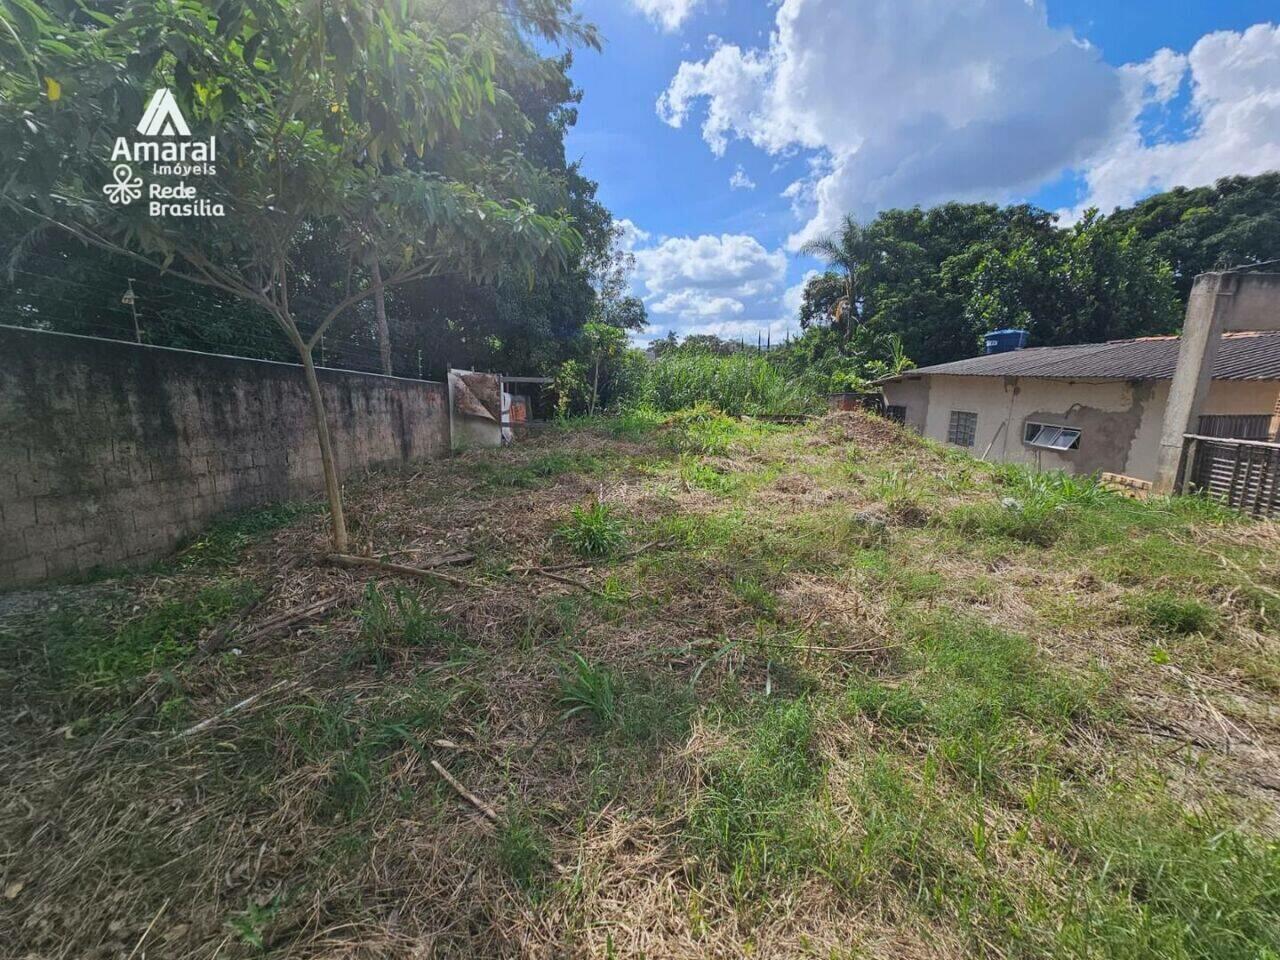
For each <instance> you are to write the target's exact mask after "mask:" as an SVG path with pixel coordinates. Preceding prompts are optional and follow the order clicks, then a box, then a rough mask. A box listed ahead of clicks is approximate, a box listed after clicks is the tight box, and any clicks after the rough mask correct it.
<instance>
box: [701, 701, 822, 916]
mask: <svg viewBox="0 0 1280 960" xmlns="http://www.w3.org/2000/svg"><path fill="white" fill-rule="evenodd" d="M747 719H748V718H746V717H743V718H740V722H742V723H743V727H744V728H743V729H742V732H741V735H740V736H738V737H733V738H732V739H731V740H730V742H729V743H728V744H727V745H725V746H724V747H722V748H721V749H719V750H717V751H716V752H715V753H713V754H712V755H711V756H710V757H708V758H707V759H706V761H705V765H704V769H703V771H702V784H701V786H700V787H699V790H698V793H697V795H696V797H695V799H694V801H693V804H692V806H691V807H690V810H689V835H690V841H691V842H692V844H693V846H694V849H695V850H697V851H698V852H699V853H701V855H702V856H703V857H704V858H705V859H706V860H707V862H708V863H709V864H710V865H713V866H714V867H715V868H716V869H718V870H719V871H720V872H722V873H723V874H724V875H726V877H727V879H728V883H729V887H730V889H731V890H732V891H733V893H734V894H735V896H737V897H744V896H748V895H750V894H751V893H752V892H753V891H755V890H757V889H759V887H760V886H761V885H762V884H765V883H767V882H768V881H769V880H770V879H772V878H775V877H787V876H791V875H794V874H795V873H797V872H800V871H803V870H804V869H806V868H808V867H811V866H813V865H814V864H815V863H816V862H817V861H816V858H817V856H818V849H817V841H818V840H819V837H817V836H815V833H814V826H813V824H814V821H813V813H814V801H815V798H816V792H817V790H818V787H819V785H820V784H821V782H822V775H823V764H822V762H821V760H820V759H819V758H818V756H817V754H816V750H815V744H814V736H815V730H816V718H815V716H814V711H813V707H812V706H811V704H810V703H809V702H808V701H806V700H795V701H792V702H790V703H786V704H777V705H772V706H769V707H767V708H765V709H764V710H763V711H761V712H760V713H759V714H757V715H755V716H752V717H750V721H751V722H750V723H749V724H748V723H746V722H745V721H747Z"/></svg>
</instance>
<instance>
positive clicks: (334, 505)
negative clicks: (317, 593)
mask: <svg viewBox="0 0 1280 960" xmlns="http://www.w3.org/2000/svg"><path fill="white" fill-rule="evenodd" d="M295 346H297V348H298V353H299V354H300V355H301V357H302V370H303V372H304V373H305V374H306V377H307V392H308V393H310V394H311V412H312V413H313V414H314V415H315V418H316V436H317V437H318V438H319V440H320V463H321V465H322V466H323V467H324V488H325V492H326V493H327V494H328V495H329V519H330V521H331V523H332V525H333V549H334V552H335V553H346V552H347V543H348V541H347V518H346V515H345V514H344V512H343V510H342V486H341V484H339V482H338V466H337V463H336V462H335V461H334V459H333V444H332V443H331V442H330V440H329V418H328V416H327V415H326V413H325V409H324V394H322V393H321V392H320V381H319V379H317V377H316V367H315V364H314V363H312V361H311V351H310V349H308V348H307V345H306V344H305V343H302V342H298V343H296V344H295Z"/></svg>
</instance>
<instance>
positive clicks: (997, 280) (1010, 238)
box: [800, 173, 1280, 365]
mask: <svg viewBox="0 0 1280 960" xmlns="http://www.w3.org/2000/svg"><path fill="white" fill-rule="evenodd" d="M807 249H808V252H810V253H813V254H815V255H817V256H819V257H821V258H823V259H824V260H825V261H826V262H827V263H828V264H829V269H828V270H827V271H826V272H824V273H822V274H820V275H819V276H817V277H814V278H813V279H812V280H811V281H810V282H809V283H808V285H807V286H806V289H805V295H804V301H803V304H802V306H801V310H800V320H801V323H802V324H804V325H805V326H806V327H808V326H811V325H814V324H827V325H831V324H834V325H836V326H838V327H840V329H841V331H842V332H843V333H844V335H845V336H846V338H848V339H850V340H856V339H858V338H861V337H869V338H871V339H873V340H874V339H875V338H883V337H886V336H892V337H897V338H899V339H900V341H901V343H902V347H903V349H904V350H905V352H906V354H907V355H908V356H909V357H911V358H912V359H913V360H914V361H915V362H916V363H918V364H921V365H925V364H932V363H945V362H946V361H949V360H958V359H960V358H963V357H968V356H972V355H973V354H974V353H975V352H976V350H977V349H978V347H979V344H980V343H981V338H982V335H983V334H984V333H985V332H987V331H989V330H993V329H998V328H1001V327H1024V328H1027V329H1029V330H1030V331H1031V341H1032V343H1033V344H1036V345H1040V346H1053V345H1058V344H1067V343H1088V342H1097V341H1102V340H1114V339H1120V338H1124V337H1132V336H1144V335H1151V334H1162V333H1175V332H1177V330H1178V329H1179V327H1180V326H1181V320H1182V310H1183V307H1184V306H1185V304H1186V299H1187V295H1188V293H1189V292H1190V289H1191V283H1192V281H1193V280H1194V278H1195V276H1196V274H1198V273H1201V272H1203V271H1205V270H1212V269H1216V268H1225V267H1233V266H1238V265H1242V264H1250V263H1258V262H1261V261H1266V260H1270V259H1273V258H1276V257H1280V173H1268V174H1264V175H1261V176H1257V177H1229V178H1226V179H1223V180H1219V181H1218V182H1217V184H1215V185H1214V186H1212V187H1198V188H1195V189H1186V188H1182V187H1179V188H1177V189H1175V190H1171V191H1169V192H1167V193H1161V194H1157V195H1155V196H1152V197H1149V198H1147V199H1146V200H1143V201H1141V202H1140V203H1138V204H1136V205H1135V206H1133V207H1130V208H1125V209H1119V210H1116V211H1115V212H1114V213H1112V214H1110V215H1108V216H1102V215H1100V214H1098V213H1096V212H1089V213H1086V214H1085V216H1084V217H1082V218H1081V220H1080V221H1079V222H1077V223H1076V224H1074V225H1072V226H1068V227H1060V226H1058V225H1057V222H1056V218H1055V216H1054V215H1053V214H1050V213H1048V212H1047V211H1044V210H1039V209H1037V208H1035V207H1031V206H1026V205H1016V206H1007V207H998V206H995V205H992V204H982V203H947V204H942V205H940V206H936V207H932V208H930V209H928V210H922V209H920V208H915V209H911V210H888V211H885V212H884V213H882V214H880V215H879V216H877V217H876V218H875V219H874V220H873V221H871V222H870V223H868V224H865V225H860V224H858V223H857V222H855V221H853V220H846V221H845V222H844V224H843V225H842V227H841V229H840V230H839V231H837V232H836V234H835V235H833V236H832V237H830V238H828V239H826V240H823V241H819V242H817V243H814V244H810V245H809V247H808V248H807Z"/></svg>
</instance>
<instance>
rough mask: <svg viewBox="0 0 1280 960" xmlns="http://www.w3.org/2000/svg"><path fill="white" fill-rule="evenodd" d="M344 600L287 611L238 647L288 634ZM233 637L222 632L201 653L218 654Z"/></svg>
mask: <svg viewBox="0 0 1280 960" xmlns="http://www.w3.org/2000/svg"><path fill="white" fill-rule="evenodd" d="M341 600H342V598H341V597H340V596H331V597H322V598H321V599H319V600H316V601H315V602H313V603H308V604H306V605H305V606H302V607H295V608H294V609H292V610H286V611H285V612H284V613H281V614H277V615H276V616H274V617H272V618H271V619H269V620H266V621H264V622H263V623H262V624H260V625H259V626H258V627H257V629H255V630H254V631H253V632H252V633H250V634H247V635H245V636H243V637H241V638H240V639H239V640H237V641H236V645H237V646H247V645H248V644H250V643H254V642H256V641H258V640H265V639H266V638H268V637H270V636H272V635H273V634H277V633H281V632H287V631H288V630H290V629H292V628H293V627H296V626H298V625H300V624H303V623H306V622H307V621H309V620H314V619H316V618H317V617H318V616H320V614H322V613H325V612H327V611H328V610H330V609H332V608H333V607H335V606H337V605H338V603H339V602H340V601H341ZM230 636H231V631H230V630H220V631H218V633H217V634H215V635H214V636H213V637H212V638H211V639H210V640H209V642H208V643H206V644H205V645H204V646H203V647H202V648H201V652H202V653H205V654H210V653H217V652H218V651H219V650H222V649H223V648H225V647H226V646H227V645H228V642H229V639H230Z"/></svg>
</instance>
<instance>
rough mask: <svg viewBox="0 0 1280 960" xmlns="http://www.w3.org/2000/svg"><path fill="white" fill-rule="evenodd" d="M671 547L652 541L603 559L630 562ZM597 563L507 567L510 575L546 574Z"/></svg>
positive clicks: (585, 561) (613, 561) (667, 544)
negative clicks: (654, 551)
mask: <svg viewBox="0 0 1280 960" xmlns="http://www.w3.org/2000/svg"><path fill="white" fill-rule="evenodd" d="M671 545H672V541H671V540H654V541H653V542H652V543H646V544H645V545H644V546H642V547H636V548H635V549H634V550H628V551H626V552H625V553H619V554H616V555H614V556H611V557H605V558H604V559H605V560H607V561H609V562H611V563H617V562H618V561H619V560H630V559H631V558H633V557H638V556H640V554H642V553H647V552H648V551H650V550H653V549H655V548H656V549H662V548H664V547H669V546H671ZM599 562H600V561H599V560H598V559H593V560H574V561H573V562H571V563H554V564H550V565H545V566H540V567H539V566H534V565H532V564H530V565H528V566H524V567H509V568H508V572H510V573H546V572H547V571H555V570H574V569H577V568H579V567H590V566H593V565H594V564H596V563H599Z"/></svg>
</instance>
